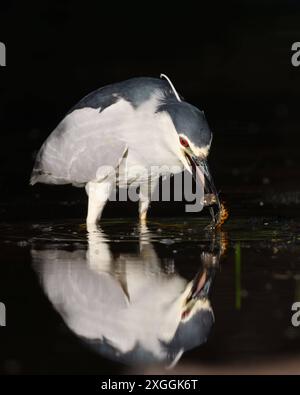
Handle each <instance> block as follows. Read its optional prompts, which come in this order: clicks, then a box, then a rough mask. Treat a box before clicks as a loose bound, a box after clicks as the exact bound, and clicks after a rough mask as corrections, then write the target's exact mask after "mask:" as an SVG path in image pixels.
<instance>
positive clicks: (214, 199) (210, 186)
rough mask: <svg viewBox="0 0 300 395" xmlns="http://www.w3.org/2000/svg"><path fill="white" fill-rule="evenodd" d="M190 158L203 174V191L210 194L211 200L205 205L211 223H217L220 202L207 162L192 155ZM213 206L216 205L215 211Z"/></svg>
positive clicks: (207, 194)
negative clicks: (207, 207)
mask: <svg viewBox="0 0 300 395" xmlns="http://www.w3.org/2000/svg"><path fill="white" fill-rule="evenodd" d="M192 160H193V162H194V164H195V166H197V167H198V168H200V170H201V172H202V173H203V175H204V191H205V194H206V196H210V200H211V202H207V203H206V205H208V206H209V212H210V215H211V217H212V222H213V225H217V224H218V223H219V220H220V213H221V203H220V200H219V195H218V192H217V190H216V187H215V184H214V182H213V179H212V176H211V173H210V170H209V167H208V163H207V161H206V160H204V159H199V158H197V157H196V156H193V157H192ZM214 206H216V212H215V207H214Z"/></svg>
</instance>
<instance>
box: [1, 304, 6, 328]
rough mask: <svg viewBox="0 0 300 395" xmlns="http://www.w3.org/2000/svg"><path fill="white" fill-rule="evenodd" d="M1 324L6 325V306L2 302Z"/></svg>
mask: <svg viewBox="0 0 300 395" xmlns="http://www.w3.org/2000/svg"><path fill="white" fill-rule="evenodd" d="M0 326H6V308H5V304H4V303H1V302H0Z"/></svg>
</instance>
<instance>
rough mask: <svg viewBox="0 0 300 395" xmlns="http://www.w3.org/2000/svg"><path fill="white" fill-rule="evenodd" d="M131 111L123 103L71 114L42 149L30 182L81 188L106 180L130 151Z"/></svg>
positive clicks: (80, 110)
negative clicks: (127, 136)
mask: <svg viewBox="0 0 300 395" xmlns="http://www.w3.org/2000/svg"><path fill="white" fill-rule="evenodd" d="M131 111H132V110H131V106H130V104H129V103H128V102H126V101H125V100H121V101H118V102H117V103H113V104H112V105H111V106H109V107H108V108H106V109H105V110H104V111H102V112H101V109H100V111H99V108H97V109H95V108H90V107H85V108H81V109H75V110H74V111H73V112H71V113H69V114H68V115H67V116H66V117H65V118H64V119H63V120H62V122H61V123H60V124H59V125H58V126H57V128H56V129H55V130H54V131H53V132H52V133H51V135H50V136H49V137H48V139H47V140H46V141H45V143H44V144H43V146H42V147H41V149H40V151H39V153H38V155H37V158H36V162H35V165H34V169H33V171H32V175H31V180H30V183H31V184H32V185H33V184H35V183H37V182H43V183H47V184H68V183H72V184H75V185H81V184H85V183H87V182H89V181H96V180H99V177H100V178H101V177H102V178H103V177H105V174H104V173H105V172H106V171H108V169H109V168H116V167H117V166H118V164H119V163H120V161H121V160H122V158H123V156H124V155H125V153H126V151H127V146H126V142H125V141H124V137H123V136H124V133H123V131H124V128H126V121H127V120H128V117H130V112H131Z"/></svg>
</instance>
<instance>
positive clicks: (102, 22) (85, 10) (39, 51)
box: [0, 0, 300, 373]
mask: <svg viewBox="0 0 300 395" xmlns="http://www.w3.org/2000/svg"><path fill="white" fill-rule="evenodd" d="M177 3H178V4H177ZM0 41H1V42H4V43H5V44H6V47H7V66H6V67H0V130H1V140H0V142H1V143H0V191H1V194H0V222H1V235H0V237H1V240H2V241H3V243H0V244H1V245H0V247H1V253H0V255H1V257H2V262H1V266H0V269H1V275H0V280H1V286H0V291H1V294H0V301H3V302H5V303H6V304H7V305H8V310H7V311H8V313H7V314H8V317H7V319H8V322H9V325H8V326H7V328H0V329H2V335H4V337H2V339H4V345H1V348H0V354H1V355H0V356H1V357H3V358H4V359H5V358H7V359H8V362H6V365H5V371H6V372H13V373H16V372H19V371H20V370H21V371H25V372H42V373H45V372H47V371H49V370H50V371H54V372H59V373H64V372H65V373H70V372H73V373H74V372H75V373H83V372H86V373H92V372H95V373H97V372H99V364H98V361H99V360H98V357H97V356H96V355H91V354H87V353H86V350H85V348H84V347H83V345H82V344H81V342H80V341H79V340H78V339H77V338H75V337H74V336H73V335H71V333H70V331H69V330H67V329H66V327H65V326H63V325H62V322H61V319H60V318H59V316H58V315H57V313H55V312H54V310H53V309H52V308H51V306H50V302H49V301H48V300H47V299H46V297H45V296H41V290H40V288H39V287H38V283H37V281H36V280H37V279H36V276H35V274H34V273H33V272H32V270H30V269H29V268H30V262H31V261H30V259H31V258H30V243H29V244H28V240H30V237H31V236H32V234H31V233H30V232H29V233H28V228H30V229H31V224H33V225H34V224H36V223H38V224H40V223H41V222H42V220H47V219H49V220H51V221H52V220H53V221H54V223H55V221H57V222H58V223H59V221H60V220H62V219H63V220H62V222H63V223H64V224H66V228H69V224H70V231H72V229H73V228H72V226H75V225H76V226H77V225H78V222H79V221H80V222H84V217H85V210H86V204H85V203H86V197H85V192H84V190H83V189H77V188H73V187H68V186H66V187H65V186H60V187H55V186H53V187H51V186H45V185H36V186H34V187H30V186H29V185H28V181H29V177H30V172H31V169H32V166H33V162H34V157H35V154H36V152H37V150H38V149H39V147H40V146H41V144H42V143H43V141H44V139H45V138H46V137H47V136H48V135H49V133H50V132H51V131H52V130H53V129H54V128H55V127H56V125H57V124H58V123H59V121H60V120H61V119H62V118H63V116H64V115H65V113H66V112H67V111H68V110H69V109H70V108H71V107H72V106H73V105H74V104H75V103H76V102H77V101H78V100H79V99H80V98H82V97H83V96H84V95H86V94H87V93H89V92H90V91H92V90H94V89H96V88H98V87H100V86H103V85H105V84H108V83H112V82H115V81H119V80H124V79H127V78H130V77H134V76H153V77H158V76H159V75H160V73H165V74H167V75H168V76H169V77H170V78H171V80H172V81H173V83H174V85H175V86H176V88H177V90H178V91H179V92H180V93H181V94H182V95H183V96H184V97H185V99H186V100H187V101H189V102H191V103H193V104H195V105H197V106H198V107H199V108H201V109H203V110H204V111H205V113H206V116H207V119H208V121H209V124H210V126H211V128H212V130H213V132H214V140H213V146H212V150H211V154H210V166H211V168H212V172H213V175H214V178H215V183H216V185H217V188H219V189H221V192H222V196H223V197H224V198H225V199H226V200H227V202H228V205H229V207H230V211H231V217H230V218H231V219H232V220H233V221H232V222H231V223H233V234H232V228H231V235H230V237H231V238H232V240H233V241H232V243H233V242H234V241H235V240H244V239H245V240H246V241H244V244H243V245H242V248H243V282H244V283H246V285H244V287H245V288H246V289H248V290H250V292H249V294H250V297H249V299H248V300H246V302H245V303H244V302H243V303H244V305H245V308H243V310H242V311H241V312H237V311H236V310H234V306H232V305H233V303H234V299H233V297H234V291H233V290H234V275H235V274H234V267H233V265H232V264H231V265H227V267H226V265H224V268H223V273H222V276H221V275H220V276H219V279H220V280H217V281H220V282H219V283H218V284H217V285H218V286H216V288H215V290H216V291H217V294H216V296H215V303H214V306H215V308H216V317H218V323H219V324H218V328H217V331H219V332H217V334H216V336H215V338H214V340H213V341H212V342H210V345H209V346H208V348H204V354H205V355H207V357H208V359H210V360H219V359H220V357H223V358H227V357H228V354H230V355H231V354H232V355H233V354H234V355H235V356H236V355H237V356H238V357H239V356H240V355H247V356H248V353H249V352H251V351H252V355H254V356H255V357H257V354H258V353H259V352H261V350H262V349H263V350H264V351H265V352H267V353H268V356H269V357H270V358H272V355H273V354H272V353H275V352H278V350H279V351H280V350H283V351H284V352H287V351H291V350H292V349H293V350H294V351H297V350H299V347H298V346H297V347H298V348H296V347H295V344H296V343H297V345H298V344H299V342H298V339H299V338H298V337H297V338H296V340H295V341H294V340H293V339H292V340H291V341H290V340H289V339H288V340H286V339H285V341H283V340H282V339H283V336H281V334H282V333H284V330H285V326H287V325H290V321H289V320H290V316H289V313H290V306H291V302H292V301H294V300H295V298H296V296H293V292H294V279H293V278H292V274H293V273H296V274H297V273H298V272H299V270H298V267H299V258H298V257H299V249H298V248H296V247H295V246H294V245H293V244H288V243H290V242H291V243H292V242H293V243H296V242H295V240H296V236H297V235H299V226H298V223H299V221H298V218H299V203H300V191H299V181H298V178H299V170H300V163H299V153H298V151H299V142H300V137H299V134H300V121H299V86H300V67H298V68H297V67H294V66H293V65H292V64H291V56H292V51H291V46H292V44H293V43H294V42H296V41H300V3H299V1H298V0H294V1H291V0H287V1H282V2H276V1H262V0H261V1H256V0H251V1H250V0H248V1H242V0H240V1H237V2H230V1H224V2H216V1H198V2H194V3H193V2H188V1H184V2H182V1H181V2H172V3H170V4H168V5H163V4H162V2H160V3H157V4H156V3H154V2H139V3H138V4H133V3H129V2H125V3H124V2H123V4H122V5H121V4H120V2H112V4H111V5H110V6H109V4H108V2H104V1H94V2H87V1H82V0H81V1H79V2H76V1H56V2H54V1H49V0H46V1H42V2H41V1H40V2H36V3H33V2H27V1H26V2H16V1H9V2H8V1H7V2H4V3H1V7H0ZM149 149H151V142H149ZM112 208H113V209H112ZM123 208H124V206H122V205H120V204H117V205H115V206H114V207H113V206H112V205H108V208H107V210H106V211H105V215H107V216H117V217H118V216H124V215H126V216H127V215H131V216H135V217H137V212H136V211H135V210H136V207H131V206H130V207H127V210H126V211H125V214H124V211H122V210H123ZM150 215H152V216H155V215H163V216H166V215H176V216H183V215H188V214H186V213H184V209H183V207H180V209H179V211H178V205H174V204H163V203H155V204H153V205H152V207H151V212H150ZM189 215H194V214H189ZM200 215H202V213H200ZM242 216H245V217H246V220H245V222H243V221H242V220H241V217H242ZM269 216H272V217H273V218H274V217H275V218H279V219H278V221H277V219H276V220H274V221H269V219H268V221H267V222H266V221H265V220H264V218H269ZM74 217H75V218H80V220H79V221H77V222H76V221H75V225H74V221H73V222H72V218H74ZM66 218H67V219H70V222H67V221H65V219H66ZM252 218H253V219H252ZM293 218H295V222H293ZM242 219H243V218H242ZM27 220H28V221H29V227H28V226H27V225H26V226H25V227H23V225H22V224H21V225H20V224H16V223H15V222H16V221H19V222H20V223H21V222H23V221H27ZM51 221H50V223H51ZM180 221H181V220H180ZM240 221H241V222H240ZM251 221H253V223H252V222H251ZM276 221H277V222H276ZM297 221H298V222H297ZM265 223H267V225H268V223H272V226H274V223H275V224H276V227H277V228H278V229H281V230H282V232H283V235H282V234H280V237H281V238H282V240H281V241H280V242H278V243H277V244H276V249H279V251H281V250H280V249H282V251H283V255H282V256H281V257H280V259H278V260H276V259H275V258H276V256H275V258H274V255H275V253H273V249H274V248H273V247H274V246H273V244H272V243H273V241H272V243H271V241H270V240H268V243H270V244H271V246H270V245H269V244H268V243H267V242H266V243H265V242H263V241H264V240H265V239H264V238H273V233H272V229H273V228H272V229H271V230H270V231H269V233H267V232H265V230H264V226H265V225H264V224H265ZM47 224H48V223H47ZM72 224H73V225H72ZM245 224H246V225H245ZM290 224H292V225H290ZM229 227H230V222H229ZM261 228H262V229H263V230H262V231H261V232H262V233H263V235H264V237H262V236H261V234H258V233H259V232H258V231H257V229H261ZM277 228H275V230H277ZM24 229H25V230H24ZM32 229H34V227H33V226H32ZM49 229H50V230H48V231H47V232H49V234H50V235H49V237H55V232H54V233H53V231H52V230H51V226H49ZM286 229H287V230H286ZM8 230H9V231H8ZM76 230H77V231H78V229H77V228H76ZM225 230H226V226H225ZM42 231H43V230H41V232H42ZM114 231H116V232H117V231H119V230H118V229H115V230H114ZM18 232H19V236H18ZM34 232H37V231H36V230H33V231H32V233H34ZM47 232H46V235H47V234H48V233H47ZM82 232H83V233H84V231H82ZM234 232H236V233H234ZM245 232H247V233H245ZM248 232H249V234H248ZM285 233H287V235H286V234H285ZM265 234H266V235H267V236H265ZM84 235H85V234H84ZM108 235H109V236H110V235H111V234H110V233H109V232H108ZM113 236H114V235H113ZM84 237H85V236H84ZM274 237H275V236H274ZM278 237H279V236H278ZM249 238H250V240H251V239H252V238H253V239H254V240H255V239H256V240H257V243H256V244H255V243H250V242H248V239H249ZM112 239H114V237H112ZM196 239H197V237H196ZM20 240H21V241H20ZM261 240H263V241H261ZM293 240H294V241H293ZM297 240H298V239H297ZM285 241H286V244H285ZM264 243H265V244H267V245H265V244H264ZM280 243H281V244H280ZM120 244H121V243H120ZM16 245H17V248H16ZM184 254H185V255H184V257H185V258H186V259H185V260H184V262H183V264H182V267H183V266H184V265H185V263H186V261H187V262H189V258H188V257H189V256H188V254H186V252H185V250H184ZM289 254H290V255H289ZM234 257H235V255H234V250H233V249H231V250H230V251H229V255H228V258H227V262H228V263H232V262H234V259H235V258H234ZM194 258H195V257H194ZM194 258H193V257H192V258H191V259H194ZM274 262H275V263H274ZM225 263H226V261H225ZM189 265H190V262H189ZM297 265H298V266H297ZM188 267H190V266H188ZM286 270H290V273H292V274H286ZM272 271H273V272H275V274H276V273H277V272H278V273H279V275H278V276H277V277H278V278H277V279H275V281H274V278H273V277H272V275H273V274H272ZM278 273H277V274H278ZM284 275H286V276H287V280H286V281H282V280H281V279H282V277H284ZM280 281H281V282H280ZM298 281H299V280H298ZM269 283H271V284H272V285H273V288H272V289H273V291H272V292H269V291H268V290H266V289H265V288H264V287H265V284H269ZM251 291H252V294H251ZM268 292H269V293H268ZM229 299H230V300H229ZM229 302H230V303H229ZM269 311H270V314H271V313H272V314H273V313H274V314H277V315H278V314H279V315H280V314H282V315H283V316H284V319H283V320H282V321H280V324H278V325H277V326H276V327H273V323H274V320H269V317H270V316H269V315H268V314H269V313H268V312H269ZM249 317H250V318H249ZM276 319H277V318H276ZM27 322H28V325H27ZM276 322H277V321H276ZM278 322H279V321H278ZM222 323H224V326H222ZM235 325H236V328H235ZM284 325H285V326H284ZM298 331H299V330H298ZM253 333H254V334H256V335H255V336H254V337H252V334H253ZM232 334H233V335H234V336H233V335H232ZM28 339H29V340H28ZM253 339H254V340H255V342H256V343H255V344H252V343H251V341H254V340H253ZM205 347H206V346H205ZM222 347H223V348H222ZM253 350H254V352H253ZM192 353H193V351H192ZM78 355H79V357H78ZM201 355H202V354H201ZM20 356H21V357H20ZM45 356H46V357H45ZM195 357H196V359H197V358H198V354H197V351H196V353H195ZM280 357H281V356H280ZM18 360H21V362H22V361H23V362H22V363H21V365H19V364H18ZM280 360H281V359H280ZM16 361H17V362H16ZM22 364H23V366H22ZM27 365H28V367H27ZM20 366H21V368H20ZM1 368H3V366H2V367H1ZM22 369H23V370H22ZM118 369H120V368H117V367H116V366H115V365H114V371H115V372H117V371H118ZM111 370H112V363H111V362H108V361H105V364H104V365H103V366H102V371H105V372H110V371H111Z"/></svg>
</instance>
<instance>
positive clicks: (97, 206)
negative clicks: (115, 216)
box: [85, 181, 113, 224]
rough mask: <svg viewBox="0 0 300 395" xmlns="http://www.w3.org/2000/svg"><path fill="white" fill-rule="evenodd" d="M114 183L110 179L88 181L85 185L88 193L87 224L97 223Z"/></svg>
mask: <svg viewBox="0 0 300 395" xmlns="http://www.w3.org/2000/svg"><path fill="white" fill-rule="evenodd" d="M112 187H113V184H112V182H109V181H103V182H101V183H97V182H88V183H87V184H86V186H85V189H86V192H87V194H88V198H89V202H88V213H87V218H86V222H87V224H95V223H96V222H97V221H98V220H99V219H100V218H101V214H102V211H103V209H104V206H105V204H106V202H107V200H108V198H109V196H110V194H111V191H112Z"/></svg>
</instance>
